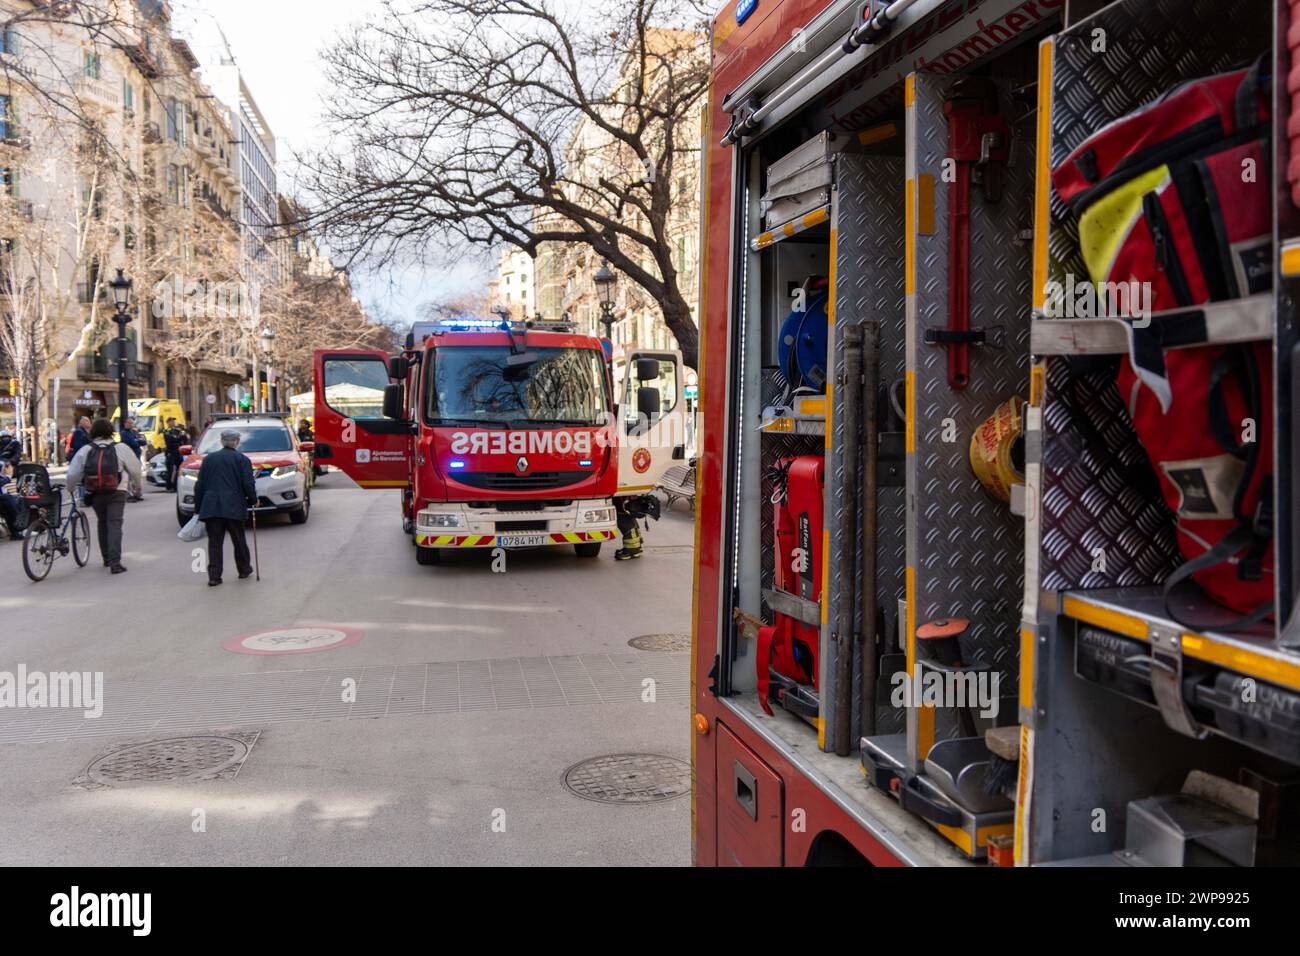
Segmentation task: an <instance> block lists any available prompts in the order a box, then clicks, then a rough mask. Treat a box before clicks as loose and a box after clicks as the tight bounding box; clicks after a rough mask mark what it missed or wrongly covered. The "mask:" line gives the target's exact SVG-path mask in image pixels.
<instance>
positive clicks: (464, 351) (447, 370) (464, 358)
mask: <svg viewBox="0 0 1300 956" xmlns="http://www.w3.org/2000/svg"><path fill="white" fill-rule="evenodd" d="M526 354H527V356H528V357H529V358H531V359H533V361H530V362H527V363H526V364H511V362H510V359H511V357H512V355H513V353H512V352H511V351H510V349H509V348H508V347H506V346H504V345H501V346H475V347H462V346H455V347H444V348H439V349H434V351H433V356H432V357H433V362H432V371H433V374H432V375H429V376H427V379H426V381H427V382H428V384H427V385H426V397H425V416H426V418H427V420H428V423H429V424H430V425H440V424H442V425H450V424H455V425H479V424H481V425H485V426H492V425H500V426H504V425H514V426H527V425H593V426H595V425H603V424H604V423H605V419H606V414H607V413H608V411H609V399H608V397H607V395H606V391H605V363H604V361H603V358H604V357H603V355H602V354H601V353H600V352H598V351H597V350H596V349H584V348H576V349H575V348H528V349H526ZM517 361H518V360H517V359H516V362H517Z"/></svg>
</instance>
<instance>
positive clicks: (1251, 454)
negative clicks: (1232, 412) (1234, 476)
mask: <svg viewBox="0 0 1300 956" xmlns="http://www.w3.org/2000/svg"><path fill="white" fill-rule="evenodd" d="M1234 373H1235V375H1236V381H1237V385H1238V388H1239V389H1240V390H1241V394H1242V398H1243V399H1244V400H1245V403H1246V414H1247V415H1248V416H1250V419H1251V421H1253V422H1254V423H1255V429H1256V431H1257V432H1258V430H1259V426H1260V413H1261V411H1262V408H1261V404H1262V402H1263V396H1262V395H1261V394H1260V392H1261V385H1260V375H1259V367H1258V365H1257V363H1256V362H1255V355H1254V352H1253V351H1251V346H1249V345H1234V346H1230V347H1229V348H1226V349H1224V351H1223V354H1222V355H1220V356H1219V358H1218V359H1217V360H1216V361H1215V363H1214V367H1213V368H1212V369H1211V371H1210V388H1209V394H1208V399H1209V403H1208V404H1209V412H1210V429H1211V431H1212V432H1213V434H1214V438H1215V440H1216V441H1217V442H1218V443H1219V445H1220V447H1222V448H1223V450H1224V451H1226V452H1228V453H1229V454H1230V455H1233V456H1234V457H1236V458H1239V459H1240V460H1241V461H1243V462H1245V464H1246V467H1245V470H1244V471H1243V472H1242V475H1241V481H1240V482H1239V483H1238V484H1237V493H1236V495H1235V496H1234V498H1233V502H1232V513H1233V514H1234V515H1236V516H1237V518H1238V519H1241V520H1246V521H1250V520H1253V519H1254V515H1248V514H1244V513H1243V508H1244V501H1245V498H1246V492H1247V491H1248V490H1249V488H1250V485H1251V482H1252V481H1253V480H1254V478H1255V471H1256V470H1257V469H1258V467H1259V451H1260V447H1259V446H1260V442H1261V441H1264V440H1265V439H1264V438H1262V437H1260V436H1259V435H1258V434H1257V435H1256V437H1255V440H1254V441H1250V442H1246V443H1245V444H1239V443H1238V441H1237V430H1236V426H1235V425H1234V424H1233V422H1232V420H1231V419H1230V418H1229V417H1228V403H1227V401H1226V399H1225V398H1224V395H1223V382H1224V379H1225V378H1227V377H1228V375H1229V374H1234Z"/></svg>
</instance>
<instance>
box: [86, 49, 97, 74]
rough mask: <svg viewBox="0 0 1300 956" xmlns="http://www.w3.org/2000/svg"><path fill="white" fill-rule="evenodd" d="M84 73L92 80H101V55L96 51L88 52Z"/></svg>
mask: <svg viewBox="0 0 1300 956" xmlns="http://www.w3.org/2000/svg"><path fill="white" fill-rule="evenodd" d="M84 72H85V74H86V76H88V77H90V78H91V79H92V80H97V79H99V75H100V65H99V54H98V53H96V52H95V51H94V50H87V51H86V66H85V71H84Z"/></svg>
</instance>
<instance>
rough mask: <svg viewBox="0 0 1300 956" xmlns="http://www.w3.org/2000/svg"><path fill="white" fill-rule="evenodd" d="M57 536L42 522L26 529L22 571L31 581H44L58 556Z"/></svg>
mask: <svg viewBox="0 0 1300 956" xmlns="http://www.w3.org/2000/svg"><path fill="white" fill-rule="evenodd" d="M57 538H58V536H57V535H56V534H55V533H54V529H53V528H51V527H50V526H49V525H47V524H46V523H45V522H44V521H37V522H36V523H35V524H33V525H32V526H31V527H30V528H28V529H27V537H25V538H23V570H24V571H26V572H27V576H28V577H29V578H31V579H32V580H33V581H44V580H45V576H46V575H47V574H49V573H50V568H51V567H52V566H53V565H54V556H55V555H56V554H58V542H57Z"/></svg>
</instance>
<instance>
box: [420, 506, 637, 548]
mask: <svg viewBox="0 0 1300 956" xmlns="http://www.w3.org/2000/svg"><path fill="white" fill-rule="evenodd" d="M510 504H511V505H512V507H514V508H518V504H517V503H514V502H511V503H510ZM616 520H617V519H616V516H615V513H614V506H613V504H612V503H611V502H609V501H605V500H595V501H577V502H572V503H570V504H567V505H556V506H550V507H547V506H545V505H542V504H540V503H539V506H538V507H537V508H536V509H533V510H528V511H521V510H504V511H503V510H498V509H496V508H474V507H471V506H470V505H468V504H463V503H442V502H439V503H437V504H431V505H430V506H428V507H426V508H423V509H421V510H420V511H419V512H418V513H417V514H416V527H415V543H416V544H417V545H419V546H420V547H422V548H538V547H546V546H548V545H559V544H587V543H593V542H600V541H613V540H614V539H615V538H616V537H618V528H617V524H616Z"/></svg>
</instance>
